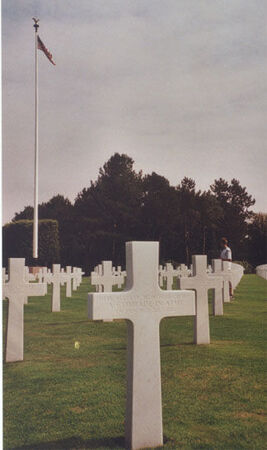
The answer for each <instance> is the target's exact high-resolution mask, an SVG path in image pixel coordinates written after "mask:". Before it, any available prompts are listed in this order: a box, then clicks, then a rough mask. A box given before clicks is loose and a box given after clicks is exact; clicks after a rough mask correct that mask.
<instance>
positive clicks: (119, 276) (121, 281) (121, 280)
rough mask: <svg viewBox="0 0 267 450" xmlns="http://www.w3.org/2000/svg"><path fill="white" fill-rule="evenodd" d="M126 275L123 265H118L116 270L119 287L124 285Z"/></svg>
mask: <svg viewBox="0 0 267 450" xmlns="http://www.w3.org/2000/svg"><path fill="white" fill-rule="evenodd" d="M125 276H126V273H125V271H123V270H121V266H118V267H117V270H116V271H115V277H116V278H115V279H116V284H117V285H118V288H119V289H121V287H122V285H123V284H124V278H125Z"/></svg>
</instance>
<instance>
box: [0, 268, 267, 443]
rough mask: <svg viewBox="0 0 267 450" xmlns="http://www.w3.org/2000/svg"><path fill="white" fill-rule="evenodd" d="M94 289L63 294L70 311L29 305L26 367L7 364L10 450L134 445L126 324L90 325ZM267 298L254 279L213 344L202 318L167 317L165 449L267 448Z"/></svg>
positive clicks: (44, 302)
mask: <svg viewBox="0 0 267 450" xmlns="http://www.w3.org/2000/svg"><path fill="white" fill-rule="evenodd" d="M91 290H92V288H91V286H90V284H89V279H88V278H85V279H84V281H83V284H82V285H81V287H80V288H79V290H78V291H77V292H76V293H74V295H73V297H72V298H70V299H66V298H65V289H63V288H62V301H61V308H62V311H61V312H60V313H51V312H50V307H51V296H50V295H47V296H46V297H32V298H30V299H29V304H28V305H27V306H25V309H24V310H25V321H24V323H25V331H24V335H25V342H24V362H20V363H11V364H4V448H5V449H32V450H38V449H43V450H47V449H87V448H93V449H109V448H113V449H122V448H124V413H125V396H126V323H125V322H124V321H116V322H112V323H103V322H92V321H89V320H88V319H87V292H88V291H91ZM266 298H267V282H266V281H265V280H263V279H262V278H259V277H257V276H256V275H246V276H244V277H243V279H242V281H241V283H240V285H239V286H238V288H237V290H236V292H235V300H234V301H233V303H230V304H226V305H224V316H222V317H211V318H210V326H211V342H212V343H211V345H208V346H195V345H193V344H192V339H193V318H191V317H189V318H182V317H181V318H171V319H164V320H163V321H162V323H161V330H160V331H161V361H162V367H161V371H162V395H163V422H164V424H163V426H164V442H165V444H164V448H165V449H175V448H176V449H243V448H244V449H245V448H246V449H250V450H251V449H264V448H266V439H267V436H265V437H264V430H265V431H266V415H265V414H264V407H265V404H264V403H265V402H264V391H263V386H264V381H265V376H266V372H265V373H264V369H265V367H266V364H265V360H264V356H265V342H266V341H265V340H264V331H265V315H266V308H265V304H266ZM3 304H4V307H3V308H4V327H3V328H4V330H5V326H6V316H7V301H4V302H3ZM75 342H79V344H80V346H79V348H75Z"/></svg>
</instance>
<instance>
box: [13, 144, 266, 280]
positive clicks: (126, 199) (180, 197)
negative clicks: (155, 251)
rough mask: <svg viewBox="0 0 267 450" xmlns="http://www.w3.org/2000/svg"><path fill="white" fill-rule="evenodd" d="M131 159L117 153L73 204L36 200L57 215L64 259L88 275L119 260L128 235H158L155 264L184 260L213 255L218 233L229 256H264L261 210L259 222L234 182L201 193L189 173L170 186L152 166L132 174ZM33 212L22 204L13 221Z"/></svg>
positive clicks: (49, 215)
mask: <svg viewBox="0 0 267 450" xmlns="http://www.w3.org/2000/svg"><path fill="white" fill-rule="evenodd" d="M133 164H134V161H133V160H132V159H131V158H130V157H128V156H127V155H119V154H118V153H116V154H114V155H113V156H112V157H111V158H110V159H109V160H108V161H107V162H106V163H105V164H104V166H103V168H101V169H100V171H99V176H98V178H97V180H96V181H94V182H91V184H90V186H89V187H87V188H84V189H83V190H82V191H81V192H80V193H78V195H77V198H76V199H75V202H74V204H71V202H70V201H69V200H68V199H66V198H64V197H63V196H61V195H58V196H56V197H53V198H52V199H51V200H50V201H48V202H46V203H42V204H41V205H40V206H39V217H40V218H43V219H55V220H57V221H58V225H59V236H60V259H61V264H62V265H66V264H70V265H79V266H82V267H83V269H85V270H86V272H87V273H88V271H89V270H91V269H92V267H93V266H94V265H95V264H96V263H98V262H100V261H101V260H103V259H112V261H113V262H114V264H123V263H124V246H125V242H126V241H128V240H157V241H159V242H160V249H161V255H160V259H161V262H166V261H168V260H172V261H175V262H178V263H181V262H185V263H187V264H189V263H190V260H191V255H192V254H207V255H208V257H209V259H211V258H214V257H218V254H219V241H220V238H221V237H222V236H226V237H227V238H228V239H229V242H230V246H231V248H232V250H233V258H234V259H235V260H243V261H244V260H245V261H248V262H249V263H250V264H253V266H255V265H257V264H260V263H264V262H266V254H267V248H266V245H267V239H266V229H267V218H266V215H260V217H261V220H259V218H258V217H259V215H254V214H253V212H252V211H251V210H250V208H251V206H253V204H254V203H255V200H254V199H253V198H252V197H251V195H249V194H248V193H247V191H246V188H245V187H242V186H241V185H240V183H239V181H238V180H235V179H233V180H232V181H231V183H228V182H227V181H225V180H223V179H221V178H220V179H219V180H215V181H214V183H213V184H212V185H211V187H210V190H208V191H204V192H201V191H200V190H197V189H196V185H195V181H194V180H192V179H191V178H187V177H185V178H184V179H183V180H182V181H181V182H180V183H179V184H177V185H176V186H171V185H170V183H169V181H168V180H167V179H166V178H164V177H163V176H161V175H159V174H157V173H155V172H153V173H152V174H150V175H143V174H142V172H138V173H137V172H136V171H135V170H134V168H133ZM32 216H33V211H32V208H31V207H30V206H27V207H25V209H24V210H23V211H22V212H20V213H17V214H15V217H14V220H19V219H32Z"/></svg>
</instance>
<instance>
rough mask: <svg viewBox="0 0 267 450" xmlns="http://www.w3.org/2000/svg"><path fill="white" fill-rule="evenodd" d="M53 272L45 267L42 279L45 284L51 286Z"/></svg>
mask: <svg viewBox="0 0 267 450" xmlns="http://www.w3.org/2000/svg"><path fill="white" fill-rule="evenodd" d="M52 276H53V274H52V272H51V270H50V269H48V268H47V267H43V269H42V279H43V282H44V283H47V284H51V282H52Z"/></svg>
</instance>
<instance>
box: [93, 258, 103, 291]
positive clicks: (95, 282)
mask: <svg viewBox="0 0 267 450" xmlns="http://www.w3.org/2000/svg"><path fill="white" fill-rule="evenodd" d="M102 273H103V272H102V265H101V264H98V266H96V267H95V268H94V272H91V284H92V285H93V286H95V287H96V292H103V288H102V284H100V280H101V278H100V277H101V276H102Z"/></svg>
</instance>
